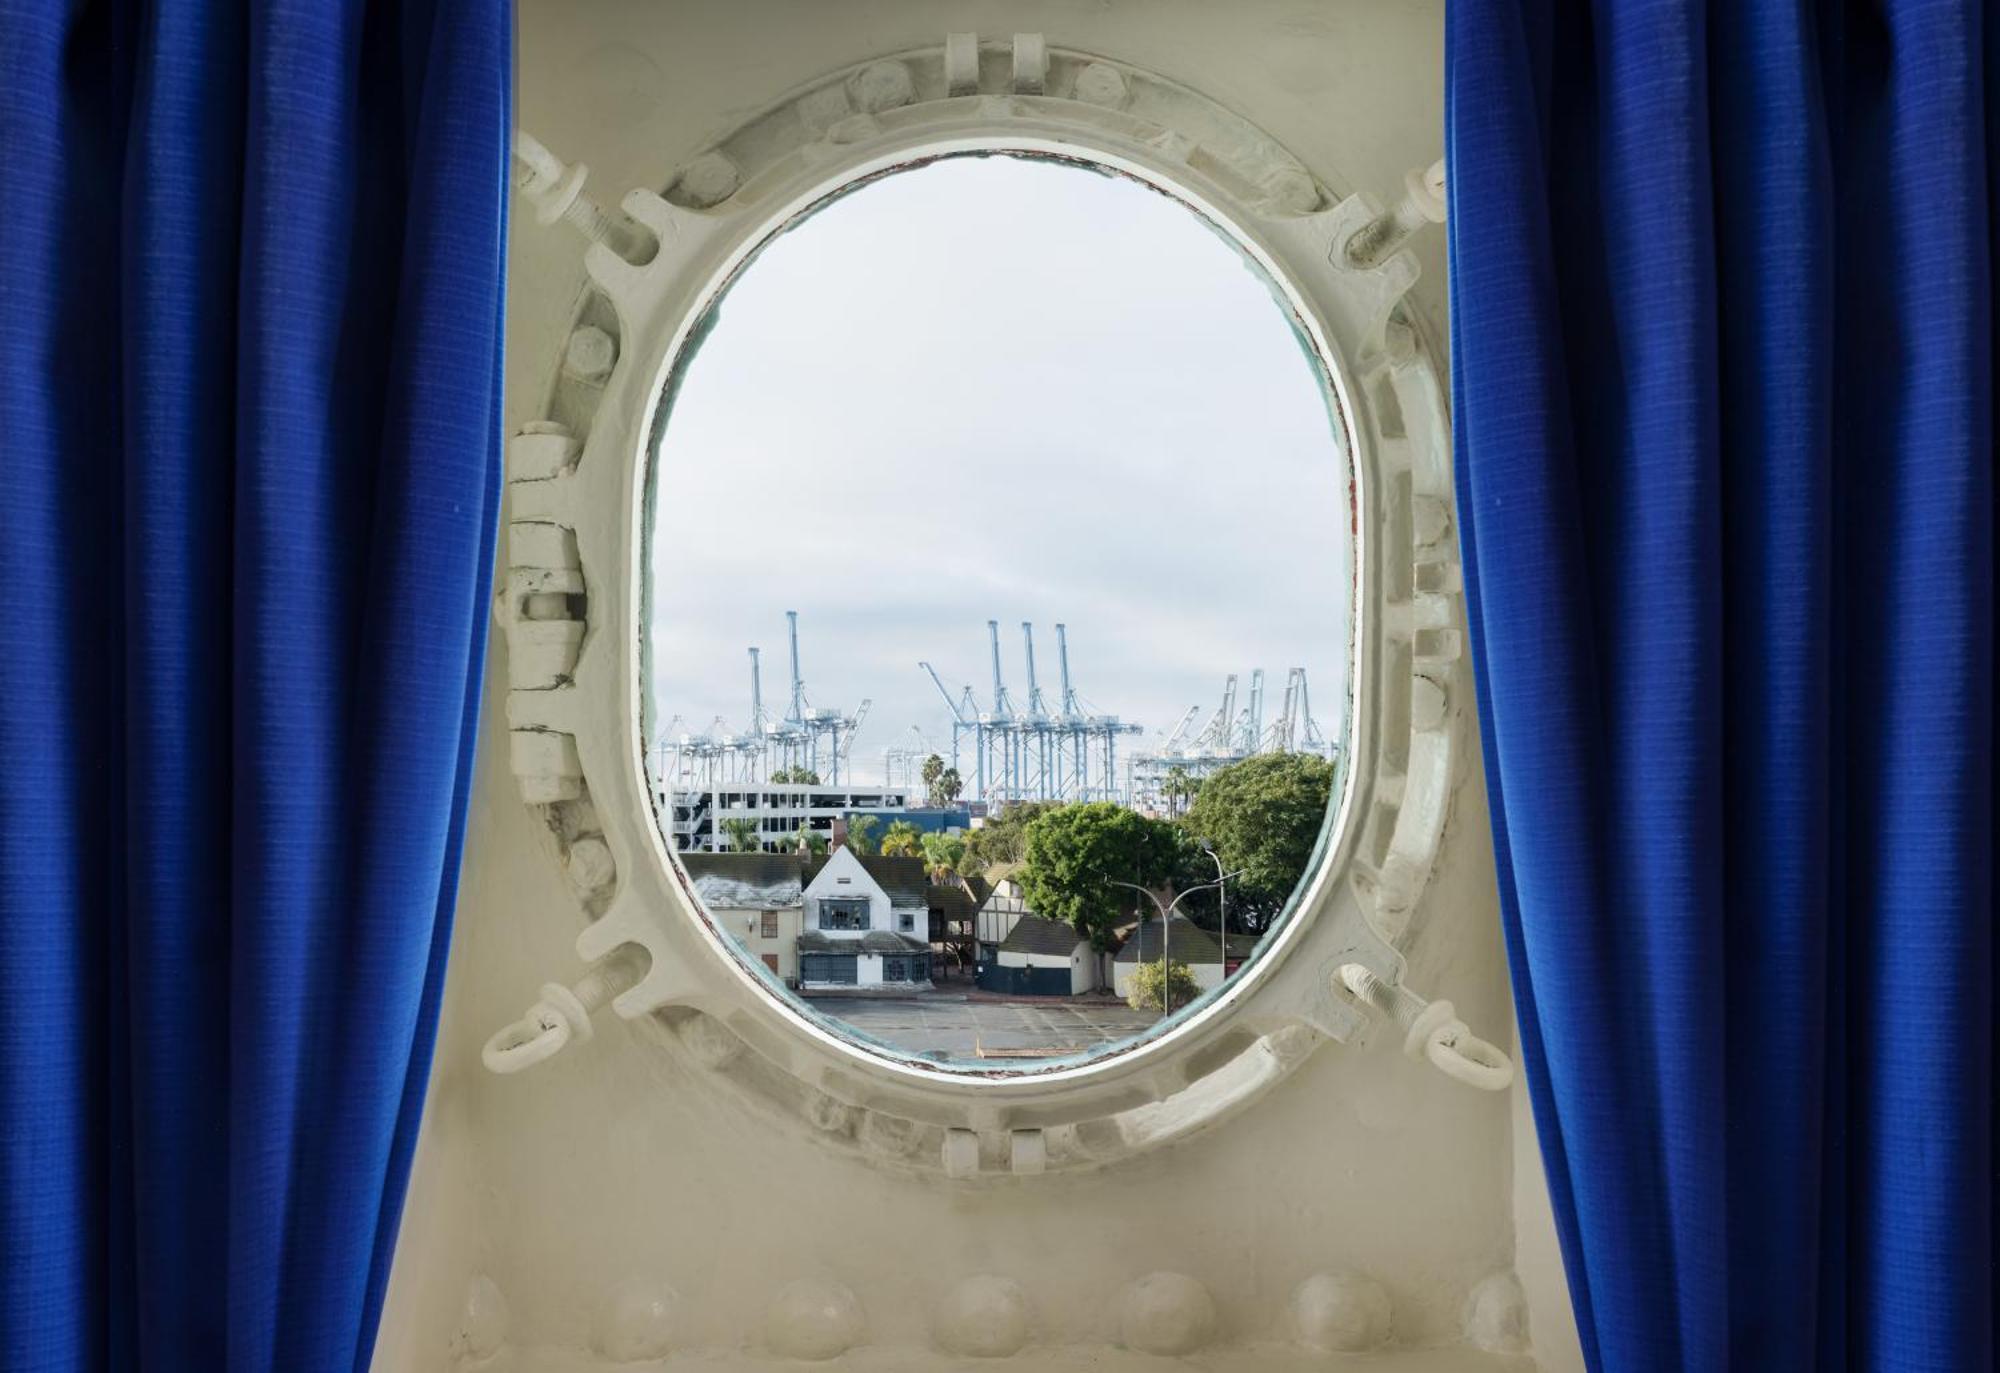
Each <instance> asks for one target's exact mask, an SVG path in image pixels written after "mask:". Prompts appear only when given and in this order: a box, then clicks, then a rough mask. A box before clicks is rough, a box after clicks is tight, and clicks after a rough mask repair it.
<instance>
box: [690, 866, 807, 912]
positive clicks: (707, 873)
mask: <svg viewBox="0 0 2000 1373" xmlns="http://www.w3.org/2000/svg"><path fill="white" fill-rule="evenodd" d="M680 860H681V866H682V867H684V868H686V869H687V875H688V877H689V879H690V880H692V881H693V883H694V889H695V893H696V894H697V895H699V896H700V897H701V899H702V900H703V901H704V902H706V903H707V904H709V905H711V906H723V907H750V906H761V907H764V908H766V909H768V908H771V907H775V906H796V905H798V904H799V889H800V883H799V859H798V855H797V854H792V853H684V854H681V855H680Z"/></svg>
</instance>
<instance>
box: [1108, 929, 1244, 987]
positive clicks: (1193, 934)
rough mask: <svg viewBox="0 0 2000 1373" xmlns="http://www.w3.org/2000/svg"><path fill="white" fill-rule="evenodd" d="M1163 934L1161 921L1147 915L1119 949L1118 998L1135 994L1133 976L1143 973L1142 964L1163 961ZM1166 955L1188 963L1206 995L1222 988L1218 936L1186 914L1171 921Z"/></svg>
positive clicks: (1114, 967) (1114, 965)
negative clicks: (1133, 991) (1140, 968)
mask: <svg viewBox="0 0 2000 1373" xmlns="http://www.w3.org/2000/svg"><path fill="white" fill-rule="evenodd" d="M1160 934H1161V926H1160V918H1159V917H1158V916H1156V915H1151V916H1147V917H1146V919H1145V921H1144V922H1143V923H1142V924H1141V925H1140V926H1139V928H1138V929H1136V930H1134V931H1133V932H1132V934H1131V936H1130V937H1129V938H1127V939H1126V941H1125V945H1124V947H1123V948H1121V949H1119V950H1118V957H1117V958H1115V959H1114V960H1112V970H1113V981H1112V986H1113V989H1114V990H1116V991H1117V993H1118V995H1120V996H1122V997H1130V996H1131V995H1132V975H1133V974H1134V973H1136V972H1137V971H1138V970H1139V964H1140V963H1142V962H1144V963H1157V962H1159V961H1160V945H1161V940H1160ZM1166 955H1167V957H1168V958H1170V959H1171V960H1173V961H1174V962H1176V963H1185V964H1187V968H1188V972H1189V973H1191V974H1192V975H1193V976H1194V982H1195V985H1196V986H1197V987H1199V988H1201V989H1202V990H1203V991H1204V992H1212V991H1214V990H1215V989H1216V988H1217V987H1220V986H1221V985H1222V946H1221V945H1219V944H1217V943H1216V942H1215V936H1214V935H1212V934H1210V933H1209V932H1208V931H1207V930H1204V929H1203V928H1202V927H1201V926H1199V925H1197V924H1195V923H1194V921H1192V920H1190V919H1188V918H1187V917H1186V916H1184V915H1176V916H1175V917H1174V918H1173V920H1172V921H1171V922H1169V928H1168V929H1167V931H1166Z"/></svg>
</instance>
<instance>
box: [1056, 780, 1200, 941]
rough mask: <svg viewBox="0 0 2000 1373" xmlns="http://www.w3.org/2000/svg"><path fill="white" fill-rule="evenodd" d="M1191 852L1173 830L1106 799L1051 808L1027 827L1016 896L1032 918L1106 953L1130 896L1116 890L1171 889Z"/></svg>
mask: <svg viewBox="0 0 2000 1373" xmlns="http://www.w3.org/2000/svg"><path fill="white" fill-rule="evenodd" d="M1191 847H1192V846H1191V845H1190V844H1189V843H1188V842H1187V838H1186V836H1185V835H1183V834H1182V833H1181V831H1180V830H1179V829H1178V828H1177V827H1176V826H1174V825H1172V824H1169V823H1168V822H1166V821H1164V820H1153V819H1150V818H1148V817H1146V816H1144V815H1141V814H1139V812H1137V811H1135V810H1127V809H1126V808H1125V807H1124V806H1121V805H1117V804H1115V803H1114V802H1111V801H1090V802H1086V803H1085V804H1082V805H1071V806H1061V807H1057V808H1054V809H1051V810H1048V811H1045V812H1043V813H1042V814H1039V815H1037V816H1035V817H1034V819H1032V820H1031V821H1029V823H1028V825H1027V830H1026V835H1025V843H1024V845H1023V854H1022V856H1023V862H1024V866H1023V868H1022V870H1021V894H1022V895H1023V896H1025V897H1026V898H1027V900H1028V905H1029V906H1030V907H1032V908H1033V909H1034V910H1035V912H1036V913H1037V914H1039V915H1043V916H1046V917H1048V918H1049V919H1051V920H1066V921H1068V922H1069V923H1070V924H1071V925H1073V926H1075V927H1076V931H1077V933H1078V934H1080V935H1082V936H1083V937H1084V938H1085V939H1088V940H1089V941H1090V943H1091V947H1093V948H1095V949H1099V950H1108V949H1110V947H1111V940H1112V935H1113V931H1114V930H1116V929H1117V927H1118V926H1119V925H1120V924H1121V923H1123V921H1124V920H1125V918H1126V914H1127V912H1128V911H1129V910H1130V909H1131V905H1132V897H1133V896H1134V893H1133V892H1131V891H1130V890H1128V889H1126V888H1124V887H1120V886H1118V885H1117V884H1118V883H1120V882H1136V883H1138V884H1139V885H1141V886H1148V887H1150V886H1159V885H1162V884H1171V883H1173V882H1175V881H1176V880H1178V879H1179V878H1180V877H1181V876H1182V875H1183V874H1184V873H1185V872H1186V871H1187V870H1188V867H1189V851H1190V849H1191Z"/></svg>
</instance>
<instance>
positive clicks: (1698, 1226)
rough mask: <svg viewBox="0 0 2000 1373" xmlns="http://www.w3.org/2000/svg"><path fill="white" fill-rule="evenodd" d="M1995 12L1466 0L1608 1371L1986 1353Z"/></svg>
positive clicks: (1572, 1139) (1477, 345) (1460, 154)
mask: <svg viewBox="0 0 2000 1373" xmlns="http://www.w3.org/2000/svg"><path fill="white" fill-rule="evenodd" d="M1986 11H1987V7H1986V5H1985V4H1983V3H1981V0H1874V3H1858V2H1857V3H1838V2H1837V0H1833V2H1828V3H1813V2H1812V0H1791V2H1790V3H1768V4H1766V3H1749V0H1744V2H1743V3H1734V2H1732V3H1706V4H1704V3H1694V2H1693V0H1622V2H1621V0H1597V3H1576V4H1566V3H1555V0H1452V2H1451V5H1450V9H1449V13H1448V21H1447V22H1448V86H1449V102H1450V104H1449V115H1448V122H1449V144H1450V146H1449V156H1450V173H1451V221H1450V223H1451V231H1450V232H1451V271H1452V278H1451V299H1452V329H1453V359H1452V362H1453V384H1454V394H1455V405H1456V421H1457V450H1458V480H1459V488H1460V498H1461V517H1462V521H1463V527H1462V529H1461V536H1462V539H1463V544H1464V550H1465V554H1466V563H1467V572H1468V591H1469V605H1470V610H1471V620H1472V642H1473V649H1474V656H1475V667H1476V670H1477V675H1478V684H1479V704H1480V713H1481V718H1482V725H1483V728H1484V740H1485V749H1486V759H1487V775H1488V782H1489V785H1490V788H1491V792H1492V797H1493V824H1494V834H1495V839H1496V843H1497V850H1498V856H1499V864H1500V876H1501V895H1502V908H1503V914H1504V918H1505V922H1506V925H1507V935H1508V941H1509V949H1510V953H1511V958H1512V964H1513V974H1514V980H1515V993H1516V996H1517V999H1518V1007H1519V1013H1520V1024H1521V1036H1522V1047H1523V1049H1524V1053H1525V1058H1526V1062H1527V1066H1528V1076H1529V1082H1530V1084H1531V1090H1532V1093H1533V1099H1534V1105H1535V1113H1536V1119H1537V1122H1538V1127H1539V1130H1540V1134H1541V1139H1542V1143H1543V1148H1544V1152H1545V1156H1546V1163H1547V1168H1548V1176H1549V1183H1550V1188H1551V1191H1552V1195H1553V1198H1554V1204H1555V1213H1556V1217H1557V1223H1558V1229H1559V1231H1560V1234H1561V1239H1562V1243H1563V1250H1564V1255H1565V1259H1566V1262H1567V1266H1568V1274H1569V1281H1570V1285H1571V1289H1572V1292H1573V1295H1574V1299H1575V1307H1576V1312H1577V1317H1578V1321H1579V1324H1580V1326H1581V1329H1582V1334H1583V1340H1584V1346H1585V1350H1586V1353H1587V1355H1588V1357H1589V1359H1590V1362H1591V1366H1592V1367H1593V1368H1597V1369H1607V1370H1616V1373H1637V1371H1638V1370H1654V1369H1661V1370H1667V1369H1672V1370H1702V1373H1715V1371H1716V1370H1756V1371H1757V1373H1772V1371H1773V1370H1790V1369H1854V1370H1905V1369H1909V1370H1915V1369H1925V1370H1939V1373H1945V1371H1947V1370H1948V1371H1949V1373H1969V1371H1970V1370H1981V1369H1987V1368H1991V1367H1992V1366H1993V1359H1994V1349H1995V1345H1994V1315H1995V1303H1994V1281H1995V1278H1994V1267H1993V1263H1994V1228H1995V1218H1994V1205H1995V1192H1994V1167H1995V1154H1994V1147H1993V1142H1994V1123H1993V1115H1994V1109H1995V1099H1996V1097H1995V1079H1994V1064H1995V1054H1994V1036H1995V1026H1994V983H1995V970H1994V953H1995V949H1994V938H1993V925H1994V914H1995V913H1994V904H1993V850H1994V846H1995V834H1994V823H1993V821H1994V806H1993V785H1994V766H1993V741H1994V735H1993V718H1994V692H1993V640H1994V624H1993V610H1994V600H1993V585H1994V575H1993V574H1994V569H1993V533H1994V516H1995V512H1994V481H1993V474H1994V456H1995V454H1994V429H1993V396H1994V338H1993V332H1994V318H1995V312H1994V289H1993V288H1994V279H1993V263H1994V255H1993V241H1994V233H1993V230H1994V225H1995V223H1996V220H1995V203H1994V197H1995V194H1996V188H2000V177H1996V175H1995V167H1994V163H1993V158H1994V156H1995V154H1996V153H2000V124H1996V118H2000V32H1996V29H2000V22H1996V21H1995V20H1994V19H1993V17H1992V16H1990V15H1989V14H1988V13H1987V12H1986Z"/></svg>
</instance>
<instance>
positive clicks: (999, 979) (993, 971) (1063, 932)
mask: <svg viewBox="0 0 2000 1373" xmlns="http://www.w3.org/2000/svg"><path fill="white" fill-rule="evenodd" d="M1097 965H1098V958H1097V953H1096V951H1095V950H1094V949H1092V948H1091V947H1090V941H1089V940H1087V939H1085V938H1083V937H1082V936H1081V935H1079V934H1077V932H1076V926H1074V925H1072V924H1070V923H1069V922H1068V921H1066V920H1049V919H1047V918H1045V917H1043V916H1039V915H1035V914H1033V913H1032V912H1030V913H1028V914H1025V915H1022V916H1021V917H1020V918H1018V919H1017V920H1015V921H1014V928H1013V929H1011V930H1009V931H1008V932H1007V937H1006V938H1005V939H1003V940H1002V941H1001V942H1000V947H999V950H998V951H997V952H996V953H995V954H994V957H993V959H992V961H991V962H989V963H987V964H985V965H984V966H982V967H981V968H980V970H979V985H980V988H981V989H982V990H984V991H989V992H1003V993H1006V994H1008V995H1012V996H1079V995H1081V994H1082V993H1084V992H1088V991H1091V990H1093V989H1094V988H1095V987H1096V986H1097V981H1098V978H1097Z"/></svg>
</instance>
